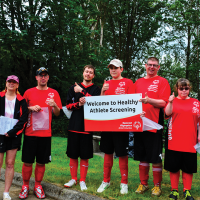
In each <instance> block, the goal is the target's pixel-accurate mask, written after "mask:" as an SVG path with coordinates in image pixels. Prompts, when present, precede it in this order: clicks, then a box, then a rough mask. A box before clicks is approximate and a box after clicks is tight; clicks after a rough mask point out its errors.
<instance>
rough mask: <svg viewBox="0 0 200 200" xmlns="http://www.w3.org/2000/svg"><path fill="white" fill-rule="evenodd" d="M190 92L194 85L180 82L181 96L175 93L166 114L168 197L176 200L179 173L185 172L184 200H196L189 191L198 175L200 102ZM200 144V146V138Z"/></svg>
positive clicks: (179, 80) (178, 90) (180, 80)
mask: <svg viewBox="0 0 200 200" xmlns="http://www.w3.org/2000/svg"><path fill="white" fill-rule="evenodd" d="M190 90H191V85H190V82H189V81H188V80H187V79H184V78H180V79H178V81H177V82H176V85H175V91H176V92H178V96H177V97H175V96H174V93H173V94H172V95H171V96H170V97H169V103H168V104H167V106H166V108H165V114H166V116H167V117H169V124H168V135H167V138H166V147H165V162H164V168H165V169H166V170H168V171H170V180H171V194H170V196H169V197H170V199H175V200H176V199H177V198H178V197H179V193H178V183H179V176H180V170H182V179H183V192H184V196H185V199H186V200H193V199H194V198H193V197H192V195H191V193H190V190H191V186H192V178H193V173H196V172H197V153H196V150H195V148H194V146H195V145H196V142H197V124H198V123H200V113H199V105H200V102H199V101H198V100H197V99H193V98H191V97H189V93H190ZM199 131H200V126H199V128H198V132H199ZM198 142H200V134H199V136H198Z"/></svg>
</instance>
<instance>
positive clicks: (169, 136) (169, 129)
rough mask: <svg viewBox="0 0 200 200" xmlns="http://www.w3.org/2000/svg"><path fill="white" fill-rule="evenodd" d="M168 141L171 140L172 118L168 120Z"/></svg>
mask: <svg viewBox="0 0 200 200" xmlns="http://www.w3.org/2000/svg"><path fill="white" fill-rule="evenodd" d="M168 140H172V117H171V118H170V120H169V126H168Z"/></svg>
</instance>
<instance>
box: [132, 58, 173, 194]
mask: <svg viewBox="0 0 200 200" xmlns="http://www.w3.org/2000/svg"><path fill="white" fill-rule="evenodd" d="M145 68H146V76H145V77H144V78H140V79H138V80H137V81H136V82H135V88H136V89H135V92H136V93H142V97H143V98H142V99H140V101H141V102H142V103H143V104H142V106H143V111H145V112H146V114H145V117H147V118H149V119H150V120H152V121H154V122H156V123H159V124H161V125H163V124H164V123H163V115H162V110H161V109H162V108H164V107H165V105H166V103H167V101H168V98H169V96H170V93H171V91H170V86H169V83H168V81H167V80H166V79H165V78H163V77H161V76H158V71H159V69H160V65H159V60H158V59H157V58H155V57H150V58H148V60H147V63H146V64H145ZM134 159H135V160H138V161H140V164H139V176H140V185H139V187H138V189H137V190H136V191H135V192H136V193H139V194H142V193H144V192H145V191H147V190H148V189H149V186H148V179H149V167H150V166H149V163H152V164H153V166H152V169H153V182H154V188H153V189H152V195H154V196H160V195H161V180H162V130H151V131H143V132H142V133H139V132H136V133H135V134H134Z"/></svg>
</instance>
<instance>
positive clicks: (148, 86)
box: [135, 76, 171, 132]
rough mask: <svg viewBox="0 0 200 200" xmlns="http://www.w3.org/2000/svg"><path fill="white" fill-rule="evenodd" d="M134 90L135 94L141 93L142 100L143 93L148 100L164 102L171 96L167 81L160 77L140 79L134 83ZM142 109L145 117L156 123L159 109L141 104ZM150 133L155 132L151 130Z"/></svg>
mask: <svg viewBox="0 0 200 200" xmlns="http://www.w3.org/2000/svg"><path fill="white" fill-rule="evenodd" d="M135 88H136V89H135V93H142V98H144V97H145V93H147V96H148V97H149V98H152V99H162V100H164V101H166V102H167V101H168V99H169V96H170V94H171V89H170V85H169V83H168V81H167V79H165V78H163V77H161V76H155V77H153V78H148V79H145V78H140V79H138V80H137V81H136V82H135ZM142 107H143V111H145V112H146V114H145V117H147V118H149V119H150V120H152V121H154V122H156V123H158V121H159V111H160V108H156V107H154V106H152V105H151V104H149V103H147V104H144V103H143V104H142ZM152 132H156V130H152Z"/></svg>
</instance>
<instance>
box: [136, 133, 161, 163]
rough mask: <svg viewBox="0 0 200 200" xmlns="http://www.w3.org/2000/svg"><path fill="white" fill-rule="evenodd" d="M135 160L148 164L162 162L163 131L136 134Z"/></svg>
mask: <svg viewBox="0 0 200 200" xmlns="http://www.w3.org/2000/svg"><path fill="white" fill-rule="evenodd" d="M134 160H138V161H146V162H148V163H160V162H162V130H157V132H156V133H152V132H150V131H144V132H135V133H134Z"/></svg>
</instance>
